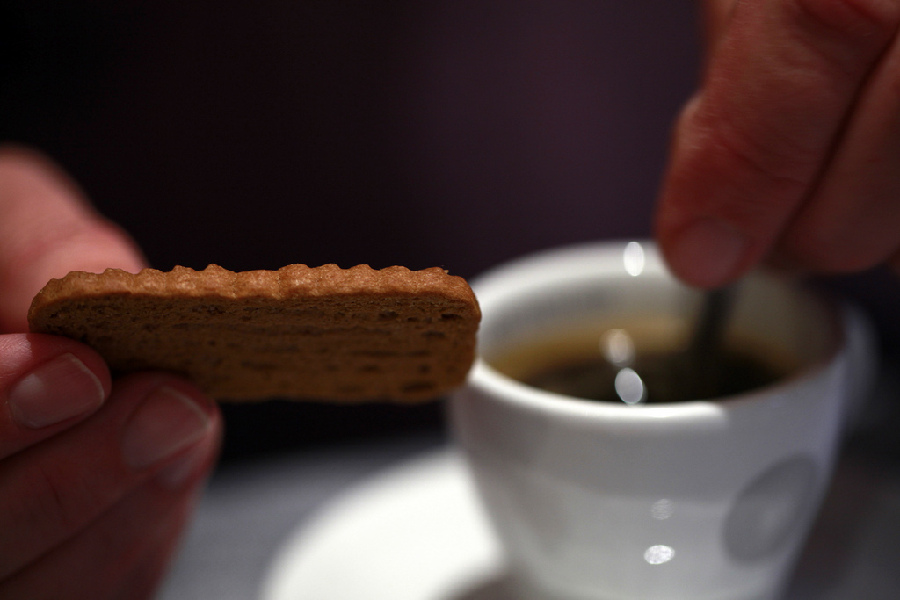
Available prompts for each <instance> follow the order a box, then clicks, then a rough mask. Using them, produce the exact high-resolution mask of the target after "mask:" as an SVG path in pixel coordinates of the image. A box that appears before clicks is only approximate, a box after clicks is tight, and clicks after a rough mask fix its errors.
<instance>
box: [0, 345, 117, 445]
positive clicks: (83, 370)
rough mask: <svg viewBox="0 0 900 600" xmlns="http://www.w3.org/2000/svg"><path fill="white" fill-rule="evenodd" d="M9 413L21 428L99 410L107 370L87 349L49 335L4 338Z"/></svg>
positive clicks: (0, 380)
mask: <svg viewBox="0 0 900 600" xmlns="http://www.w3.org/2000/svg"><path fill="white" fill-rule="evenodd" d="M2 354H3V358H4V362H5V366H6V368H5V369H2V370H0V385H2V387H3V388H5V394H4V395H5V396H6V405H7V410H8V411H9V417H10V418H11V419H12V421H13V422H15V423H16V424H17V425H18V426H19V427H21V428H24V429H29V430H43V429H45V428H49V427H52V426H55V425H61V424H64V423H65V422H67V421H76V420H80V419H82V418H84V417H86V416H88V415H90V414H92V413H93V412H95V411H97V410H98V409H99V408H100V407H101V406H102V405H103V404H104V403H105V401H106V399H107V397H108V396H109V393H110V389H111V385H112V384H111V378H110V374H109V370H108V369H107V367H106V364H105V363H104V362H103V360H102V359H101V358H100V357H99V355H97V354H96V352H94V351H93V350H91V349H90V348H88V347H86V346H83V345H82V344H79V343H77V342H74V341H72V340H65V339H62V338H54V337H53V336H34V335H20V336H3V339H2Z"/></svg>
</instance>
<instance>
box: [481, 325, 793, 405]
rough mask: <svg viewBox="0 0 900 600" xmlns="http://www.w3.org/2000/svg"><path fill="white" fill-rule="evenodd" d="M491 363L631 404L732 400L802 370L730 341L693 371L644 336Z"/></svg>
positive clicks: (605, 336) (615, 334)
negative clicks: (731, 398) (795, 370)
mask: <svg viewBox="0 0 900 600" xmlns="http://www.w3.org/2000/svg"><path fill="white" fill-rule="evenodd" d="M645 329H646V328H645ZM611 334H612V335H611ZM489 362H490V363H491V365H492V366H493V367H494V368H496V369H497V370H498V371H500V372H501V373H504V374H505V375H507V376H509V377H512V378H514V379H516V380H518V381H521V382H523V383H525V384H527V385H530V386H532V387H537V388H541V389H544V390H547V391H550V392H554V393H557V394H563V395H566V396H570V397H573V398H580V399H585V400H594V401H608V402H619V403H621V402H625V403H627V404H638V403H641V404H643V403H653V404H656V403H670V402H684V401H688V400H699V399H706V398H723V397H728V396H733V395H737V394H741V393H744V392H748V391H751V390H754V389H757V388H761V387H765V386H767V385H771V384H772V383H775V382H776V381H778V380H780V379H783V378H785V377H787V376H788V375H789V374H790V373H791V372H793V370H794V369H796V365H794V364H792V361H790V360H788V359H786V358H785V357H783V356H779V353H778V352H776V351H774V350H773V349H771V348H766V347H765V346H764V345H761V344H758V343H753V342H751V341H749V340H727V341H726V343H725V344H723V346H722V348H721V349H719V350H718V351H717V352H716V353H715V354H714V355H713V356H711V357H707V358H706V359H705V360H704V361H703V363H702V364H694V363H693V362H692V360H691V359H690V358H689V357H688V356H687V355H686V354H685V353H684V352H682V351H680V350H679V349H678V345H677V344H676V343H674V342H673V341H671V340H666V336H663V335H657V336H655V337H654V336H653V335H652V333H651V334H649V337H648V332H647V331H643V332H641V331H640V328H638V330H637V331H635V332H632V331H627V330H625V329H621V328H618V329H613V330H608V331H606V332H605V333H601V334H596V333H595V334H594V335H593V336H591V335H590V334H589V333H585V332H584V330H582V331H579V332H572V331H570V332H568V333H564V334H560V333H556V334H548V335H544V336H538V337H536V338H535V339H533V340H529V341H528V342H527V343H523V344H520V345H518V346H517V347H516V348H515V349H514V350H512V351H510V352H507V353H501V354H499V355H498V356H497V357H495V358H493V359H490V360H489Z"/></svg>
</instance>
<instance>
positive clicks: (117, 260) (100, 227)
mask: <svg viewBox="0 0 900 600" xmlns="http://www.w3.org/2000/svg"><path fill="white" fill-rule="evenodd" d="M143 265H144V261H143V259H142V258H141V255H140V252H139V251H138V250H137V248H136V247H135V245H134V243H133V242H132V241H131V240H130V239H129V238H128V236H127V235H125V234H124V233H123V232H122V231H121V230H120V229H118V228H117V227H116V226H114V225H112V224H111V223H109V222H108V221H106V220H104V219H103V218H101V217H100V216H99V215H98V214H97V213H96V212H95V211H94V210H93V209H92V208H91V207H90V205H89V204H88V203H87V201H86V200H85V199H84V197H83V195H82V194H81V193H80V191H79V190H78V188H77V187H76V186H75V184H74V183H73V182H72V181H71V180H69V179H68V178H67V177H66V175H65V174H64V173H63V172H62V171H61V170H60V169H59V168H58V167H56V166H55V165H54V164H52V163H51V162H50V160H49V159H47V158H45V157H43V156H41V155H39V154H37V153H36V152H33V151H30V150H25V149H23V148H16V147H0V332H25V331H27V323H26V313H27V311H28V306H29V305H30V303H31V299H32V298H33V297H34V295H35V294H36V293H37V292H38V291H39V290H40V289H41V287H43V286H44V284H45V283H47V281H48V280H50V279H51V278H54V277H62V276H63V275H65V274H66V273H68V272H69V271H75V270H80V271H103V270H105V269H106V268H109V267H113V268H121V269H125V270H129V271H136V270H139V269H140V268H141V267H142V266H143Z"/></svg>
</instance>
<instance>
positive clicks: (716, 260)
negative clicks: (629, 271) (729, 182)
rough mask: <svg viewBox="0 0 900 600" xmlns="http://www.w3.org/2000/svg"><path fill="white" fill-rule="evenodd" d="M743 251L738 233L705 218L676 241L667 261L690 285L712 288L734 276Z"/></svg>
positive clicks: (729, 227) (671, 247) (744, 249)
mask: <svg viewBox="0 0 900 600" xmlns="http://www.w3.org/2000/svg"><path fill="white" fill-rule="evenodd" d="M746 249H747V241H746V239H745V238H744V236H743V234H742V233H741V232H740V231H738V230H737V229H736V228H734V227H732V226H731V225H729V224H728V223H725V222H723V221H720V220H718V219H709V218H705V219H701V220H700V221H697V222H695V223H693V224H692V225H689V226H688V227H687V228H686V229H685V230H684V231H682V232H681V234H680V235H679V236H678V237H677V238H675V242H674V243H673V244H671V246H670V248H669V254H668V259H669V264H670V266H671V267H672V270H673V271H675V273H676V274H678V275H680V276H681V277H684V278H685V279H687V280H688V282H689V283H692V284H695V285H699V286H702V287H715V286H717V285H721V284H723V283H725V282H726V281H727V280H728V278H729V277H730V276H732V275H733V274H734V271H735V269H737V268H738V266H739V265H740V263H741V261H742V259H743V258H744V252H745V251H746Z"/></svg>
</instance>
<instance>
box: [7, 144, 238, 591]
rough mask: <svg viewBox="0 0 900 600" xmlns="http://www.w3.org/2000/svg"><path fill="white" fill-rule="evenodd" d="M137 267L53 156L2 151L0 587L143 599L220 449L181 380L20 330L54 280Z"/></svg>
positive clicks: (199, 402) (214, 418)
mask: <svg viewBox="0 0 900 600" xmlns="http://www.w3.org/2000/svg"><path fill="white" fill-rule="evenodd" d="M143 264H144V261H143V259H142V258H141V255H140V253H139V252H138V250H137V249H136V247H135V245H134V244H133V243H132V242H131V240H130V239H129V238H128V236H127V235H125V234H124V233H123V232H122V231H120V230H119V229H118V228H117V227H115V226H113V225H111V224H110V223H108V222H106V221H104V220H103V219H102V218H101V217H99V216H98V215H97V214H96V213H95V212H94V211H93V210H92V209H91V207H90V206H89V205H88V203H87V202H86V201H85V200H84V199H83V197H82V195H81V193H80V192H79V191H78V189H77V188H76V187H75V185H74V184H73V183H72V182H71V181H69V180H68V179H67V178H66V176H65V175H64V174H63V173H62V172H61V171H60V170H59V169H58V168H57V167H55V166H54V165H53V164H52V163H51V162H50V161H49V160H47V159H46V158H44V157H42V156H40V155H38V154H37V153H34V152H31V151H27V150H23V149H21V148H11V147H4V148H0V531H2V532H3V535H2V536H0V598H34V599H43V598H47V599H49V598H72V599H80V598H84V599H88V598H91V599H97V598H103V599H105V598H129V599H131V598H137V599H140V598H149V597H152V595H153V593H154V591H155V589H156V587H157V585H158V583H159V580H160V579H161V577H162V575H163V574H164V572H165V569H166V566H167V564H168V562H169V559H170V557H171V556H172V553H173V550H174V548H175V546H176V544H177V541H178V539H179V536H180V534H181V531H182V530H183V527H184V525H185V523H186V520H187V519H188V516H189V515H190V512H191V510H192V506H193V504H194V502H195V500H196V498H197V496H198V494H199V492H200V490H201V489H202V486H203V482H204V481H205V479H206V477H207V475H208V473H209V471H210V469H211V467H212V464H213V462H214V460H215V456H216V454H217V450H218V446H219V440H220V437H221V428H222V425H221V417H220V414H219V411H218V409H217V408H216V406H215V404H213V403H212V402H211V401H210V400H209V399H208V398H206V397H204V396H203V394H201V393H200V392H199V391H198V390H196V389H195V388H193V387H192V386H191V385H190V384H188V383H187V382H185V381H181V380H180V379H178V378H175V377H173V376H171V375H167V374H161V373H142V374H138V375H134V376H129V377H126V378H123V379H120V380H116V381H113V380H112V378H111V376H110V372H109V369H108V368H107V366H106V364H105V363H104V362H103V359H102V358H100V356H99V355H97V354H96V353H95V352H94V351H93V350H91V349H90V348H88V347H87V346H84V345H83V344H80V343H78V342H76V341H73V340H69V339H64V338H59V337H55V336H47V335H35V334H29V333H26V331H27V323H26V314H27V309H28V305H29V303H30V299H31V298H32V297H33V296H34V294H35V293H36V292H37V291H38V290H39V289H40V288H41V287H42V286H43V284H44V283H46V282H47V280H49V279H50V278H52V277H59V276H62V275H64V274H65V273H66V272H68V271H70V270H87V271H98V270H103V269H105V268H107V267H116V268H122V269H126V270H129V271H135V270H138V269H140V268H141V267H142V266H143Z"/></svg>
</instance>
